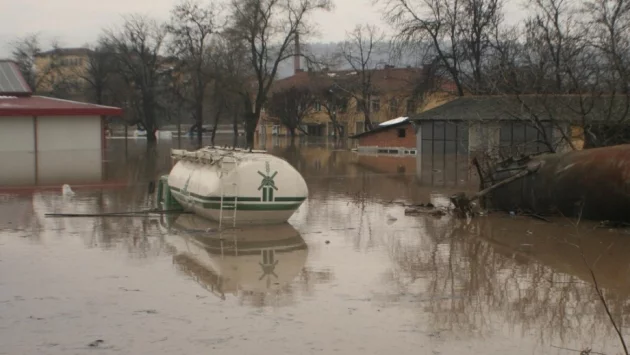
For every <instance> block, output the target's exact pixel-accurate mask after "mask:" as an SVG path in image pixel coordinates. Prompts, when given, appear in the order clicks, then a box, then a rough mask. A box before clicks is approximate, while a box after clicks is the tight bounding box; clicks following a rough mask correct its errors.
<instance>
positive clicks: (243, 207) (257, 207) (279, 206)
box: [174, 191, 304, 211]
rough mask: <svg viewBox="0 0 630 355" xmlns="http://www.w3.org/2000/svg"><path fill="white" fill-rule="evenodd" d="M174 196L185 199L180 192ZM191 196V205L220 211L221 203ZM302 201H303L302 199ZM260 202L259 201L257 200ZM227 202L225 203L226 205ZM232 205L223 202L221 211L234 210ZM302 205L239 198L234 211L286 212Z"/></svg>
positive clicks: (228, 202)
mask: <svg viewBox="0 0 630 355" xmlns="http://www.w3.org/2000/svg"><path fill="white" fill-rule="evenodd" d="M174 193H175V194H178V195H179V196H180V197H182V198H185V197H187V196H186V195H184V194H182V193H181V192H177V191H174ZM191 196H192V197H193V201H192V202H193V203H194V204H195V205H196V206H199V205H201V206H202V207H203V208H204V209H209V210H220V209H221V202H220V201H218V202H217V201H207V200H206V199H200V198H197V197H195V196H193V195H192V194H191ZM302 200H304V199H302ZM259 201H260V200H259ZM226 202H227V203H226ZM231 202H232V203H230V201H226V200H223V209H224V210H227V209H233V208H234V203H233V202H234V200H232V201H231ZM301 204H302V202H301V201H299V202H294V203H274V202H271V203H241V199H240V197H239V200H238V203H237V204H236V210H237V211H287V210H293V209H297V208H298V207H300V205H301Z"/></svg>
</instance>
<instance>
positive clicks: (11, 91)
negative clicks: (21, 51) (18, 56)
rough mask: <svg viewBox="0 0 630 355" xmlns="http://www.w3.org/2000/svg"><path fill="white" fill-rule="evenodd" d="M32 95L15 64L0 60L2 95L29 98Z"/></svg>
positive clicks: (0, 88)
mask: <svg viewBox="0 0 630 355" xmlns="http://www.w3.org/2000/svg"><path fill="white" fill-rule="evenodd" d="M31 93H32V91H31V88H30V87H29V86H28V84H27V83H26V81H25V80H24V78H23V77H22V73H20V68H19V67H18V66H17V64H16V63H15V62H12V61H9V60H0V95H6V96H9V95H16V96H17V95H19V96H28V95H30V94H31Z"/></svg>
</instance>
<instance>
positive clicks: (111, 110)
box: [0, 96, 122, 117]
mask: <svg viewBox="0 0 630 355" xmlns="http://www.w3.org/2000/svg"><path fill="white" fill-rule="evenodd" d="M121 115H122V109H121V108H118V107H112V106H102V105H95V104H88V103H84V102H76V101H69V100H62V99H56V98H52V97H44V96H29V97H17V96H0V117H4V116H121Z"/></svg>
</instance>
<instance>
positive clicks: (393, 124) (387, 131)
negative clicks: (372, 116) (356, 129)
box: [350, 117, 417, 155]
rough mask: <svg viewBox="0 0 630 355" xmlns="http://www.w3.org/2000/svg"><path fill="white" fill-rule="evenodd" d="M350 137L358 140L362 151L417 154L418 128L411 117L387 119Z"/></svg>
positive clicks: (359, 148)
mask: <svg viewBox="0 0 630 355" xmlns="http://www.w3.org/2000/svg"><path fill="white" fill-rule="evenodd" d="M350 138H352V139H356V140H357V141H358V143H357V144H358V151H359V152H361V153H373V154H378V153H382V154H403V155H409V154H411V155H415V154H416V152H417V148H416V140H417V138H416V129H415V126H413V125H412V124H411V122H410V121H409V117H398V118H394V119H392V120H389V121H385V122H383V123H381V124H379V125H378V127H376V128H375V129H373V130H371V131H366V132H363V133H359V134H356V135H354V136H351V137H350Z"/></svg>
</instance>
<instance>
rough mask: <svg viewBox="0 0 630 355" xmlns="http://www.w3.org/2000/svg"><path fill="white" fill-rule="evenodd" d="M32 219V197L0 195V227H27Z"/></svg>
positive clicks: (9, 228) (8, 228) (10, 228)
mask: <svg viewBox="0 0 630 355" xmlns="http://www.w3.org/2000/svg"><path fill="white" fill-rule="evenodd" d="M33 221H34V208H33V199H32V196H31V195H30V194H29V195H21V196H15V195H13V196H10V195H0V229H7V230H12V229H28V228H29V227H31V226H32V222H33Z"/></svg>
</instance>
